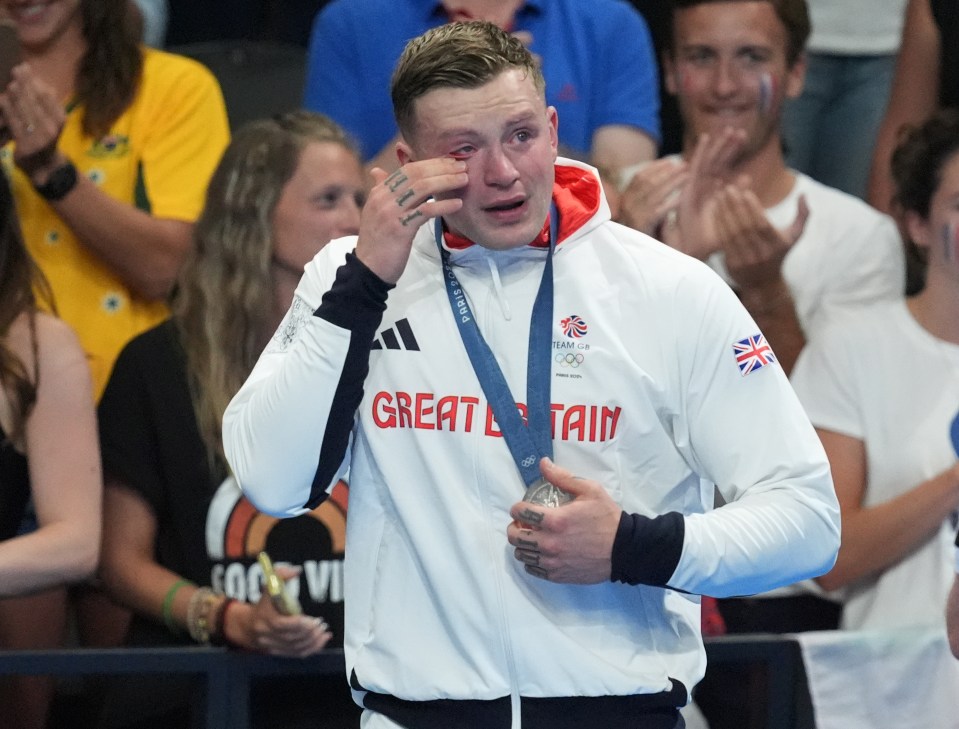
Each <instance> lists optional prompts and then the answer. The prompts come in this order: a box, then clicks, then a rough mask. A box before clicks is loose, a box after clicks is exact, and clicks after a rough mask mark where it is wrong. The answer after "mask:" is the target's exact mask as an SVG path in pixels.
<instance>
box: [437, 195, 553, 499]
mask: <svg viewBox="0 0 959 729" xmlns="http://www.w3.org/2000/svg"><path fill="white" fill-rule="evenodd" d="M558 223H559V213H558V212H557V210H556V204H555V203H553V206H552V207H551V208H550V217H549V247H548V249H547V251H546V265H545V266H544V267H543V278H542V279H541V280H540V284H539V290H538V291H537V292H536V299H535V301H534V302H533V314H532V316H531V317H530V323H529V352H528V354H527V362H526V423H524V422H523V417H522V416H521V415H520V413H519V409H518V408H517V407H516V400H515V399H514V398H513V395H512V393H510V391H509V385H508V384H507V383H506V378H505V377H504V376H503V371H502V370H501V369H500V366H499V363H498V362H497V361H496V357H495V356H493V352H492V350H491V349H490V348H489V345H488V344H487V343H486V340H485V339H484V338H483V335H482V333H481V332H480V330H479V327H478V326H477V325H476V317H475V316H474V315H473V309H472V307H471V306H470V304H469V301H468V300H467V298H466V291H465V290H464V289H463V287H462V286H461V285H460V282H459V279H457V278H456V273H455V272H454V271H453V266H452V264H451V263H450V254H449V251H447V250H446V249H445V248H444V247H443V222H442V220H441V219H439V218H437V219H436V227H435V230H436V246H437V248H439V251H440V257H441V258H442V260H443V278H444V280H445V282H446V293H447V295H448V296H449V300H450V308H451V309H452V311H453V318H454V319H455V320H456V326H457V328H458V329H459V333H460V338H461V339H462V340H463V346H464V347H466V354H467V356H469V360H470V364H471V365H472V366H473V371H474V372H475V373H476V377H477V379H478V380H479V382H480V386H481V387H482V388H483V394H484V395H486V399H487V401H488V402H489V404H490V407H491V408H492V409H493V415H494V416H496V422H497V423H498V424H499V427H500V432H502V434H503V439H504V440H505V441H506V445H507V447H508V448H509V452H510V454H512V456H513V460H514V461H515V462H516V467H517V468H518V469H519V471H520V474H521V475H522V477H523V482H524V483H525V484H526V485H527V486H529V485H530V484H531V483H533V482H534V481H538V480H539V479H540V478H541V477H540V473H539V461H540V459H541V458H542V457H544V456H548V457H549V458H552V457H553V437H552V429H551V427H550V374H551V371H552V368H551V366H550V359H551V357H550V349H551V345H552V336H553V324H552V322H553V246H554V245H555V244H556V231H557V228H558Z"/></svg>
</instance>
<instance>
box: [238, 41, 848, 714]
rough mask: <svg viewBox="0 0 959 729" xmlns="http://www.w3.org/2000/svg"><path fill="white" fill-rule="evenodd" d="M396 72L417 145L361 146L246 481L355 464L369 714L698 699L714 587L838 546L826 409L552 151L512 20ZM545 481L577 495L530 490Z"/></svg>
mask: <svg viewBox="0 0 959 729" xmlns="http://www.w3.org/2000/svg"><path fill="white" fill-rule="evenodd" d="M392 93H393V102H394V108H395V111H396V116H397V121H398V123H399V126H400V129H401V130H402V135H403V141H402V142H401V143H400V144H398V146H397V153H398V156H399V160H400V162H401V164H402V166H401V167H400V169H399V170H397V171H396V172H394V173H393V174H392V175H389V176H387V175H386V174H385V173H382V172H374V182H375V184H374V187H373V189H372V191H371V193H370V197H369V200H368V202H367V205H366V207H365V208H364V211H363V216H362V221H361V225H360V233H359V236H358V237H356V238H348V239H340V240H338V241H333V242H332V243H331V244H330V245H328V246H327V247H326V248H325V249H324V250H323V251H322V252H321V253H320V254H319V255H318V256H317V257H316V258H315V259H314V260H313V261H312V262H311V263H310V264H309V265H308V266H307V268H306V271H305V274H304V277H303V279H302V280H301V282H300V285H299V287H298V289H297V294H296V298H295V300H294V303H293V306H292V307H291V309H290V311H289V312H288V314H287V318H286V319H285V321H284V323H283V324H282V325H281V327H280V329H279V331H278V332H277V334H276V335H275V337H274V339H273V341H272V342H271V344H270V345H269V346H268V347H267V349H266V350H265V352H264V354H263V355H262V356H261V358H260V361H259V362H258V363H257V365H256V367H255V369H254V371H253V373H252V374H251V376H250V379H249V380H248V381H247V383H246V384H245V385H244V387H243V388H242V389H241V390H240V392H239V393H238V394H237V396H236V397H235V398H234V400H233V402H232V403H231V405H230V407H229V408H228V409H227V412H226V415H225V418H224V442H225V447H226V452H227V457H228V459H229V461H230V464H231V466H232V468H233V470H234V473H235V474H236V477H237V480H238V482H239V483H240V485H241V487H242V488H243V489H244V490H245V491H246V493H247V495H248V496H249V498H250V499H251V500H252V501H253V502H254V503H256V505H257V506H258V507H259V508H261V509H262V510H264V511H267V512H271V513H274V514H277V515H279V516H291V515H295V514H299V513H303V512H304V511H306V510H308V509H310V508H312V507H313V506H314V505H315V504H317V503H318V502H320V501H321V500H322V499H323V498H325V495H326V489H327V488H329V487H330V486H331V484H333V483H334V482H335V481H336V480H337V479H338V478H339V477H341V476H344V475H346V474H347V473H348V474H349V481H350V512H349V513H350V516H349V520H348V527H347V543H348V544H347V550H346V554H347V556H346V559H347V565H346V613H347V615H346V635H345V636H344V640H345V650H346V660H347V666H348V670H349V673H350V682H351V686H352V688H353V689H354V692H355V697H356V699H357V701H358V702H359V703H361V704H362V705H363V706H364V707H365V708H366V709H367V711H366V712H365V713H364V724H363V726H364V727H365V728H366V729H372V728H376V727H408V728H410V729H419V728H420V727H424V728H425V727H437V726H450V727H452V726H456V727H477V729H479V728H480V727H482V728H483V729H488V728H490V727H504V729H505V728H506V727H512V728H514V729H515V728H516V727H525V728H526V729H538V728H540V727H543V728H544V729H545V728H546V727H549V729H557V728H559V729H563V728H564V727H570V728H572V727H585V726H603V727H612V728H614V729H616V728H618V727H624V728H625V727H644V728H648V729H659V728H660V727H662V729H673V727H676V726H682V719H681V718H680V717H679V713H678V707H680V706H682V705H684V704H685V703H686V702H687V701H688V697H689V690H690V689H691V688H692V686H693V685H694V684H695V683H696V682H697V681H698V680H699V679H700V678H701V677H702V675H703V673H704V670H705V652H704V649H703V643H702V637H701V634H700V627H699V624H700V614H699V612H700V611H699V597H698V596H699V595H701V594H712V595H731V594H743V593H752V592H757V591H760V590H766V589H770V588H772V587H775V586H777V585H782V584H786V583H789V582H794V581H796V580H798V579H802V578H805V577H809V576H812V575H817V574H820V573H822V572H823V571H825V570H826V569H828V568H829V567H830V566H831V565H832V563H833V561H834V559H835V555H836V550H837V548H838V541H839V516H838V514H839V512H838V505H837V503H836V499H835V496H834V494H833V490H832V482H831V478H830V475H829V469H828V465H827V462H826V459H825V456H824V454H823V452H822V449H821V447H820V445H819V443H818V440H817V439H816V436H815V433H814V432H813V430H812V427H811V426H810V424H809V422H808V420H807V419H806V417H805V415H804V414H803V412H802V410H801V408H800V406H799V404H798V402H797V401H796V399H795V397H794V395H793V393H792V390H791V388H790V387H789V383H788V381H787V379H786V377H785V375H784V374H783V372H782V370H781V369H780V367H779V366H778V364H777V362H776V359H775V355H774V354H773V353H772V351H771V350H770V348H769V347H768V345H767V344H766V343H765V341H764V339H763V337H762V334H761V333H760V332H759V331H758V328H757V327H756V324H755V323H754V322H753V321H752V319H751V318H750V317H749V315H748V314H747V313H746V311H745V310H744V309H743V308H742V306H741V305H740V304H739V302H738V301H737V299H736V297H735V295H734V294H733V293H732V292H731V290H730V289H729V287H728V286H726V285H725V284H724V283H723V282H722V280H721V279H719V277H717V276H716V275H715V274H714V273H713V272H712V271H710V270H709V269H708V267H706V266H705V265H703V264H701V263H700V262H698V261H695V260H693V259H691V258H689V257H687V256H685V255H683V254H681V253H678V252H677V251H674V250H671V249H670V248H668V247H666V246H663V245H661V244H660V243H658V242H656V241H654V240H652V239H651V238H648V237H647V236H645V235H643V234H641V233H639V232H637V231H634V230H630V229H627V228H624V227H622V226H619V225H617V224H615V223H612V222H610V219H609V207H608V205H607V203H606V200H605V197H604V196H603V192H602V187H601V185H600V182H599V179H598V176H597V174H596V171H595V170H594V169H592V168H591V167H588V166H586V165H583V164H581V163H578V162H572V161H569V160H562V159H557V156H556V149H557V134H556V129H557V117H556V111H555V109H553V108H550V107H547V106H546V103H545V98H544V94H543V80H542V76H541V74H540V71H539V69H538V67H537V63H536V61H535V60H534V58H533V57H532V56H531V55H530V54H529V52H528V51H527V50H526V49H525V48H523V46H522V45H521V44H520V43H519V42H518V41H517V40H515V39H514V38H512V37H511V36H509V35H508V34H506V33H504V32H502V31H500V30H499V29H497V28H496V27H495V26H493V25H491V24H488V23H482V22H474V23H461V24H452V25H447V26H443V27H441V28H437V29H434V30H431V31H429V32H427V33H426V34H424V35H423V36H421V37H419V38H417V39H414V40H413V41H411V42H410V44H409V45H408V46H407V47H406V50H405V51H404V53H403V56H402V57H401V58H400V61H399V64H398V66H397V70H396V72H395V74H394V79H393V89H392ZM553 459H555V464H554V462H553ZM544 481H548V482H551V484H552V485H553V487H555V489H554V491H553V494H552V496H553V497H555V502H554V503H559V502H562V501H564V500H565V499H568V498H569V497H572V501H570V502H568V503H562V505H555V506H543V505H539V504H537V503H534V501H535V498H534V497H533V496H529V497H524V489H526V488H527V487H532V489H531V490H538V491H543V490H549V488H550V487H549V486H548V484H544ZM714 484H715V485H716V486H717V487H718V488H719V489H720V490H721V491H722V493H723V494H724V495H725V497H726V498H727V500H728V501H729V502H730V503H729V504H728V505H727V506H726V507H724V508H723V509H720V510H716V511H712V512H711V511H710V507H711V505H712V499H713V489H714ZM526 498H528V499H529V500H526Z"/></svg>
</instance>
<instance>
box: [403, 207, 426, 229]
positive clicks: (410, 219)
mask: <svg viewBox="0 0 959 729" xmlns="http://www.w3.org/2000/svg"><path fill="white" fill-rule="evenodd" d="M422 217H423V213H421V212H420V211H419V210H414V211H413V212H412V213H410V214H409V215H407V216H406V217H404V218H400V223H401V224H402V225H404V226H406V225H409V224H410V223H412V222H413V221H415V220H416V219H417V218H422Z"/></svg>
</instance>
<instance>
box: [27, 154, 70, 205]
mask: <svg viewBox="0 0 959 729" xmlns="http://www.w3.org/2000/svg"><path fill="white" fill-rule="evenodd" d="M76 186H77V168H76V167H74V166H73V163H72V162H67V163H66V164H63V165H60V166H59V167H57V168H56V169H55V170H54V171H53V172H52V173H50V176H49V177H48V178H47V181H46V182H44V183H43V184H42V185H34V189H35V190H36V191H37V192H38V193H40V196H41V197H42V198H43V199H44V200H49V201H51V202H56V201H57V200H62V199H63V198H64V197H66V196H67V193H69V192H70V190H72V189H73V188H74V187H76Z"/></svg>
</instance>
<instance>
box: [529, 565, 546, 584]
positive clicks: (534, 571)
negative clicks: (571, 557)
mask: <svg viewBox="0 0 959 729" xmlns="http://www.w3.org/2000/svg"><path fill="white" fill-rule="evenodd" d="M525 569H526V572H527V573H529V574H531V575H533V577H539V578H541V579H544V580H548V579H549V572H547V571H546V570H544V569H543V568H542V567H537V566H536V565H532V564H528V565H526V566H525Z"/></svg>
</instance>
